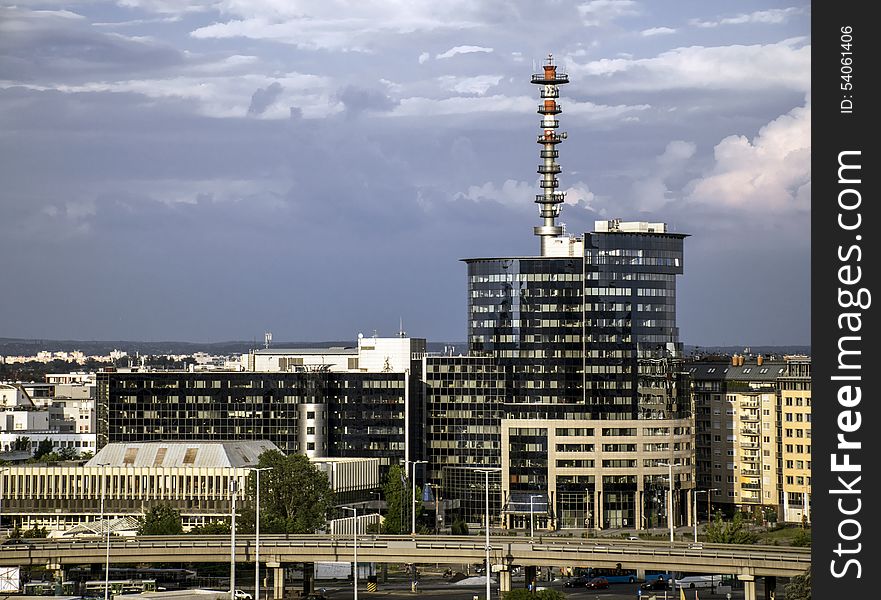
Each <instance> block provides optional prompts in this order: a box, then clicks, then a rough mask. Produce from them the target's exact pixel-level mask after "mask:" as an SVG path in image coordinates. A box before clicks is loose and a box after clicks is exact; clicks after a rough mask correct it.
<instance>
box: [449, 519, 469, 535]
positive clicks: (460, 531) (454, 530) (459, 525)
mask: <svg viewBox="0 0 881 600" xmlns="http://www.w3.org/2000/svg"><path fill="white" fill-rule="evenodd" d="M450 533H451V534H452V535H468V523H466V522H465V521H463V520H462V518H461V517H457V518H456V520H455V521H453V525H452V526H451V527H450Z"/></svg>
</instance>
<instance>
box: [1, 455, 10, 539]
mask: <svg viewBox="0 0 881 600" xmlns="http://www.w3.org/2000/svg"><path fill="white" fill-rule="evenodd" d="M8 470H9V467H3V468H2V469H0V479H3V492H2V493H0V533H3V494H5V493H6V478H5V477H3V472H4V471H8Z"/></svg>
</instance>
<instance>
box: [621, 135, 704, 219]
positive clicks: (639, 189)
mask: <svg viewBox="0 0 881 600" xmlns="http://www.w3.org/2000/svg"><path fill="white" fill-rule="evenodd" d="M696 151H697V145H696V144H694V143H692V142H686V141H683V140H674V141H672V142H670V143H668V144H667V147H666V148H664V152H663V154H661V155H660V156H658V157H657V159H656V160H655V168H654V169H653V171H652V173H651V174H650V175H648V176H647V177H644V178H641V179H638V180H637V181H634V182H633V184H632V186H631V194H632V203H633V206H634V207H635V208H636V209H637V210H639V211H643V212H655V211H658V210H659V209H661V208H662V207H663V206H664V205H666V204H667V203H668V202H670V201H672V200H674V199H675V198H674V193H675V192H673V191H672V190H670V189H669V184H668V179H670V178H671V177H674V176H676V175H678V174H679V173H680V172H681V171H682V170H683V169H684V168H685V167H686V166H687V165H688V162H689V160H690V159H691V158H692V157H693V156H694V155H695V152H696Z"/></svg>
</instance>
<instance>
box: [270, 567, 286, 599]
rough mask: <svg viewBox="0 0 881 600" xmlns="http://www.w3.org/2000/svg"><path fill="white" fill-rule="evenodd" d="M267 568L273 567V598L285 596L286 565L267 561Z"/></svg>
mask: <svg viewBox="0 0 881 600" xmlns="http://www.w3.org/2000/svg"><path fill="white" fill-rule="evenodd" d="M266 568H267V569H272V600H282V599H283V598H284V565H282V564H281V563H278V562H267V563H266Z"/></svg>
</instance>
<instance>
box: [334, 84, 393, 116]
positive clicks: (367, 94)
mask: <svg viewBox="0 0 881 600" xmlns="http://www.w3.org/2000/svg"><path fill="white" fill-rule="evenodd" d="M337 97H338V98H339V100H340V102H342V103H343V105H344V106H345V107H346V113H348V114H349V115H351V116H355V115H359V114H361V113H364V112H388V111H390V110H392V109H393V108H394V107H395V106H397V105H398V101H397V100H393V99H392V98H390V97H389V96H388V94H386V93H385V92H383V91H382V90H379V89H375V88H364V87H359V86H356V85H347V86H346V87H344V88H343V89H341V90H340V91H339V92H338V93H337Z"/></svg>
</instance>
